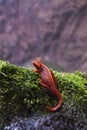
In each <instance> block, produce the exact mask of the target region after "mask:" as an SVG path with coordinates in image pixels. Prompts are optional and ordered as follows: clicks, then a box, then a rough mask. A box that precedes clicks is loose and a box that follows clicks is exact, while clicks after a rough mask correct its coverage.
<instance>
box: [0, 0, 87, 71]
mask: <svg viewBox="0 0 87 130" xmlns="http://www.w3.org/2000/svg"><path fill="white" fill-rule="evenodd" d="M86 1H87V0H0V58H4V59H6V60H8V61H10V62H11V63H14V64H16V65H23V64H24V63H25V62H28V61H29V60H31V59H33V58H35V57H38V56H40V57H42V58H43V59H44V60H48V61H51V62H53V63H55V64H56V63H57V64H59V65H60V66H62V67H64V68H66V69H67V70H69V71H74V70H78V69H80V70H82V71H87V61H86V59H87V2H86Z"/></svg>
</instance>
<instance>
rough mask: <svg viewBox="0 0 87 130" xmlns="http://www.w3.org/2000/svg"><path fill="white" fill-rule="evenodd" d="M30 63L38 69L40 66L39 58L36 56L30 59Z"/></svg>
mask: <svg viewBox="0 0 87 130" xmlns="http://www.w3.org/2000/svg"><path fill="white" fill-rule="evenodd" d="M32 64H33V65H34V66H35V67H36V68H37V69H40V68H41V58H37V59H35V60H33V61H32Z"/></svg>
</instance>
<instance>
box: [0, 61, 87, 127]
mask: <svg viewBox="0 0 87 130" xmlns="http://www.w3.org/2000/svg"><path fill="white" fill-rule="evenodd" d="M53 73H54V75H55V77H56V79H57V80H58V85H57V86H58V90H59V91H60V93H61V94H62V97H63V104H62V107H61V108H60V109H59V110H58V114H60V113H61V114H63V115H64V114H65V116H67V117H68V116H71V117H72V118H73V120H74V119H75V121H76V120H79V122H80V121H81V122H82V120H83V124H84V125H85V128H87V125H86V124H85V122H87V76H86V74H85V73H83V72H75V73H63V72H57V71H53ZM56 102H57V100H56V98H55V97H52V96H51V97H50V95H49V93H48V92H47V90H46V89H45V88H43V87H42V86H41V85H40V83H39V75H38V74H36V73H34V72H33V71H32V69H31V68H29V69H28V68H23V67H17V66H15V65H12V64H10V63H8V62H6V61H2V60H0V122H1V124H0V125H1V126H2V125H4V122H5V123H6V122H7V120H10V119H12V118H13V117H14V116H16V115H17V116H24V115H26V114H28V113H34V112H35V111H37V110H39V111H41V112H42V113H47V112H48V110H47V109H46V105H47V106H48V105H49V106H54V104H55V103H56ZM55 113H57V112H55ZM66 113H67V114H66ZM81 115H83V116H81Z"/></svg>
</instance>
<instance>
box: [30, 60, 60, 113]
mask: <svg viewBox="0 0 87 130" xmlns="http://www.w3.org/2000/svg"><path fill="white" fill-rule="evenodd" d="M32 64H33V65H34V67H35V68H36V70H35V71H34V72H37V73H39V74H40V84H41V85H42V86H43V87H44V88H46V89H47V90H48V91H50V92H51V93H52V94H54V95H55V96H56V97H58V103H57V105H56V106H54V107H47V108H48V110H50V111H56V110H57V109H58V108H60V107H61V105H62V102H63V99H62V96H61V94H60V92H59V91H58V90H57V88H56V85H57V82H56V78H55V76H54V74H53V72H52V71H51V69H50V68H48V67H47V66H46V65H45V64H44V63H42V61H41V59H40V58H36V59H35V60H33V62H32Z"/></svg>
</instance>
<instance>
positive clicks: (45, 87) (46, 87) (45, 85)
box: [40, 80, 48, 89]
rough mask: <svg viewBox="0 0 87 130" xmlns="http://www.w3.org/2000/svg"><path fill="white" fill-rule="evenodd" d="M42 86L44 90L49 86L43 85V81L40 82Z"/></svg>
mask: <svg viewBox="0 0 87 130" xmlns="http://www.w3.org/2000/svg"><path fill="white" fill-rule="evenodd" d="M40 84H41V85H42V86H43V87H44V88H46V89H48V85H46V84H45V83H43V81H42V80H40Z"/></svg>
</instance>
